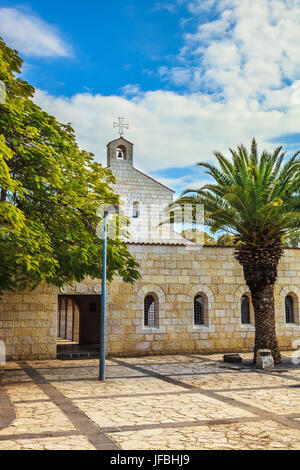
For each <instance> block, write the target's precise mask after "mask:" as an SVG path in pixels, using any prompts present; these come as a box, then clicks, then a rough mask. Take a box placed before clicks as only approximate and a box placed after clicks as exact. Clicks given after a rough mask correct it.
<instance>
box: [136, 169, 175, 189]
mask: <svg viewBox="0 0 300 470" xmlns="http://www.w3.org/2000/svg"><path fill="white" fill-rule="evenodd" d="M133 169H134V170H135V171H137V172H138V173H140V174H141V175H143V176H145V177H146V178H149V179H150V180H152V181H154V183H157V184H160V185H161V186H163V187H164V188H166V189H168V190H169V191H171V192H172V193H175V192H176V191H174V190H173V189H171V188H168V186H166V185H165V184H163V183H161V182H160V181H157V180H155V179H154V178H152V177H151V176H149V175H146V173H143V172H142V171H140V170H138V169H137V168H135V167H133Z"/></svg>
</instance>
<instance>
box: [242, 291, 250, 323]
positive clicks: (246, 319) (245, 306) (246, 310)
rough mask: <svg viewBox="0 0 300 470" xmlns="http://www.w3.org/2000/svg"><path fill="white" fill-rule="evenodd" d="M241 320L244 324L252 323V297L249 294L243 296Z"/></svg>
mask: <svg viewBox="0 0 300 470" xmlns="http://www.w3.org/2000/svg"><path fill="white" fill-rule="evenodd" d="M241 322H242V325H250V323H251V321H250V299H249V297H248V295H243V297H242V298H241Z"/></svg>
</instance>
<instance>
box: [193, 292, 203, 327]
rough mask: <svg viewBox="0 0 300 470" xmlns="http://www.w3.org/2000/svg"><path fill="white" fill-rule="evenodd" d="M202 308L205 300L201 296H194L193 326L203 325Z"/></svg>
mask: <svg viewBox="0 0 300 470" xmlns="http://www.w3.org/2000/svg"><path fill="white" fill-rule="evenodd" d="M204 306H205V300H204V296H203V295H196V297H195V299H194V324H195V325H204Z"/></svg>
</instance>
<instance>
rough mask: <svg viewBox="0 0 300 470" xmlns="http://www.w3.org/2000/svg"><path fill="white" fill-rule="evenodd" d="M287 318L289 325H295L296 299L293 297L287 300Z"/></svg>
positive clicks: (288, 297)
mask: <svg viewBox="0 0 300 470" xmlns="http://www.w3.org/2000/svg"><path fill="white" fill-rule="evenodd" d="M285 318H286V322H287V323H295V308H294V299H293V297H292V296H291V295H287V296H286V298H285Z"/></svg>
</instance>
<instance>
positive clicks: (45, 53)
mask: <svg viewBox="0 0 300 470" xmlns="http://www.w3.org/2000/svg"><path fill="white" fill-rule="evenodd" d="M0 25H1V26H0V36H1V37H3V39H4V40H5V41H6V42H7V44H8V45H9V46H10V47H12V48H14V49H17V50H18V51H20V52H21V53H23V54H24V55H27V56H31V57H34V56H35V57H68V56H70V55H71V48H70V47H69V46H68V45H67V44H66V43H65V42H64V41H63V40H62V39H61V37H60V35H59V32H58V31H57V29H56V28H55V27H54V26H52V25H49V24H47V23H45V22H44V21H43V20H41V19H40V18H38V17H37V16H34V15H32V14H29V13H25V12H23V11H21V10H18V9H16V8H0Z"/></svg>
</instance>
